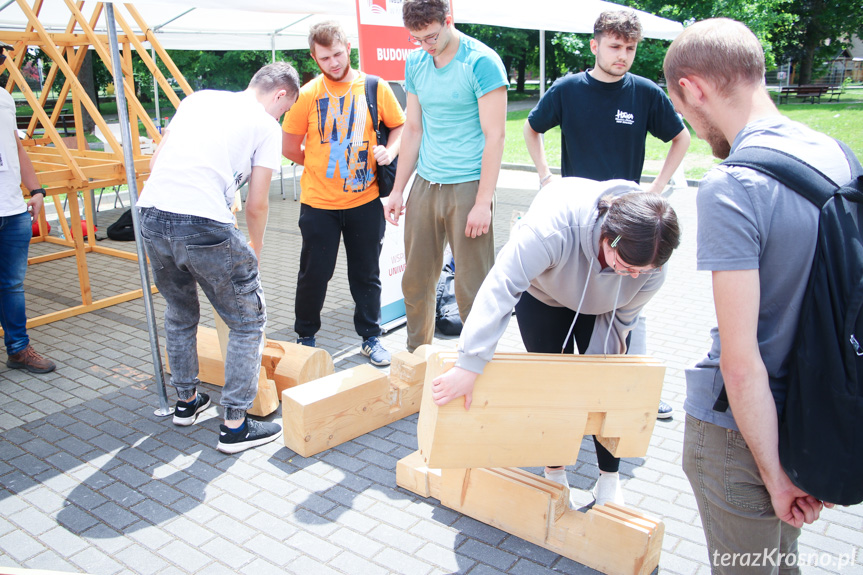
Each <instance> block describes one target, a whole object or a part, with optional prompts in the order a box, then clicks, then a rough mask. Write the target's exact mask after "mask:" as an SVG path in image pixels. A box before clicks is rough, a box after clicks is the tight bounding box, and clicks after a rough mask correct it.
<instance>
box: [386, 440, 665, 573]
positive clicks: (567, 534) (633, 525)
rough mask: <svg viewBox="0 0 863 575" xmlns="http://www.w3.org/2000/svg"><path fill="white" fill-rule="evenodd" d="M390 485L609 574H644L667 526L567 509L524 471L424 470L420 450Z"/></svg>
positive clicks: (619, 509) (615, 512)
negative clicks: (397, 486) (394, 484)
mask: <svg viewBox="0 0 863 575" xmlns="http://www.w3.org/2000/svg"><path fill="white" fill-rule="evenodd" d="M396 483H397V484H398V485H399V486H400V487H402V488H404V489H407V490H409V491H411V492H413V493H416V494H417V495H419V496H421V497H434V498H436V499H439V500H440V502H441V504H443V505H445V506H446V507H449V508H450V509H452V510H453V511H457V512H459V513H463V514H465V515H468V516H470V517H473V518H474V519H476V520H478V521H481V522H483V523H486V524H488V525H491V526H493V527H496V528H498V529H501V530H503V531H506V532H507V533H510V534H512V535H515V536H517V537H521V538H522V539H524V540H525V541H529V542H531V543H534V544H536V545H538V546H540V547H543V548H545V549H548V550H550V551H553V552H555V553H558V554H559V555H562V556H564V557H567V558H569V559H572V560H573V561H577V562H578V563H581V564H583V565H587V566H588V567H591V568H593V569H596V570H598V571H601V572H603V573H608V574H610V575H649V574H650V573H652V572H653V570H654V569H656V567H657V566H658V565H659V556H660V553H661V551H662V538H663V536H664V534H665V525H664V524H663V523H662V521H660V520H658V519H656V518H653V517H651V516H649V515H646V514H644V513H641V512H639V511H637V510H635V509H632V508H628V507H623V506H619V505H614V504H609V505H600V506H597V505H594V506H593V507H592V508H591V509H588V510H587V511H586V512H584V511H581V510H570V509H568V505H567V501H568V500H569V492H568V490H567V489H566V488H565V487H564V486H562V485H559V484H557V483H554V482H552V481H548V480H546V479H544V478H542V477H539V476H537V475H534V474H532V473H530V472H527V471H524V470H523V469H515V468H493V469H442V470H439V469H428V468H427V467H426V466H425V462H424V458H423V456H422V455H420V453H419V452H414V453H412V454H411V455H408V456H407V457H405V458H403V459H401V460H400V461H399V462H398V464H397V465H396Z"/></svg>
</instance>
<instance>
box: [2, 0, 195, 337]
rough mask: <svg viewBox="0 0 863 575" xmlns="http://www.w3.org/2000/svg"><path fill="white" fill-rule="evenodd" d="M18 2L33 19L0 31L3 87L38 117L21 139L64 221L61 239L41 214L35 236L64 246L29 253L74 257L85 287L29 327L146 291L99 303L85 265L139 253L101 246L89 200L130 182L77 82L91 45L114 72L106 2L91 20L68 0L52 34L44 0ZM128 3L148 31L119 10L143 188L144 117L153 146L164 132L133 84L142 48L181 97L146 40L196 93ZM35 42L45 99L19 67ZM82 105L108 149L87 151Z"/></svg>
mask: <svg viewBox="0 0 863 575" xmlns="http://www.w3.org/2000/svg"><path fill="white" fill-rule="evenodd" d="M15 1H16V2H17V3H18V5H19V6H20V8H21V10H22V11H23V12H24V14H26V15H27V18H28V21H29V22H28V25H27V27H26V29H25V31H17V32H16V31H0V40H2V41H4V42H6V43H8V44H11V45H13V47H14V48H13V51H14V57H9V58H7V59H6V64H5V69H6V70H7V71H8V72H9V82H8V84H7V85H6V89H7V91H10V92H11V91H12V89H13V88H14V87H16V86H17V87H18V88H19V89H20V90H21V92H22V93H23V94H24V96H25V97H26V98H27V102H28V103H29V104H30V106H31V107H32V109H33V117H32V118H31V119H30V122H29V125H28V126H27V129H26V131H27V136H28V139H26V140H25V141H24V142H23V144H24V146H25V148H26V150H27V154H28V155H29V156H30V159H31V160H32V162H33V166H34V167H35V169H36V173H37V176H38V178H39V182H40V184H41V185H42V187H44V188H45V190H46V191H47V193H48V196H49V197H50V198H51V199H52V200H53V201H54V205H55V207H56V208H57V214H58V215H59V219H60V227H61V229H62V232H63V237H62V238H59V237H54V236H49V235H48V234H47V232H46V230H47V227H46V221H45V214H44V212H43V213H42V214H41V216H40V222H39V228H40V234H39V235H38V236H37V237H34V239H33V241H34V242H48V243H51V244H58V245H61V246H63V247H65V248H67V249H64V250H61V251H57V252H55V253H51V254H47V255H42V256H38V257H32V258H30V260H29V263H30V264H36V263H40V262H45V261H50V260H55V259H59V258H64V257H71V256H74V257H75V259H76V263H77V268H78V280H79V284H80V291H81V304H80V305H75V306H73V307H70V308H67V309H64V310H60V311H56V312H53V313H49V314H46V315H42V316H39V317H34V318H31V319H30V320H28V322H27V326H28V327H32V326H36V325H42V324H45V323H49V322H52V321H57V320H60V319H64V318H67V317H71V316H74V315H79V314H82V313H85V312H88V311H93V310H96V309H101V308H104V307H107V306H110V305H114V304H117V303H121V302H124V301H129V300H131V299H135V298H138V297H141V296H142V290H140V289H137V290H133V291H129V292H126V293H121V294H118V295H113V296H110V297H106V298H104V299H100V300H96V301H94V300H93V295H92V290H91V286H90V277H89V273H88V270H87V257H86V256H87V254H88V253H98V254H106V255H109V256H115V257H120V258H125V259H131V260H136V261H137V255H136V254H135V253H130V252H126V251H123V250H118V249H114V248H110V247H103V246H99V245H97V244H96V242H95V230H94V228H93V221H94V220H93V213H92V206H91V202H90V201H86V200H87V199H88V198H92V194H93V192H94V190H97V189H100V188H106V187H111V186H117V185H122V184H126V183H127V181H126V168H125V164H124V158H123V151H122V148H121V147H120V143H119V142H118V141H117V138H116V137H115V136H114V135H113V134H112V132H111V130H110V129H109V127H108V125H107V124H106V122H105V120H104V118H103V117H102V115H101V114H100V113H99V110H98V109H97V107H96V104H95V103H94V102H93V101H92V99H91V98H90V97H89V96H88V94H87V92H86V91H85V89H84V87H83V86H82V85H81V83H80V82H79V81H78V72H79V71H80V69H81V65H82V64H83V62H84V57H85V56H86V54H87V51H88V50H89V49H91V48H92V49H93V50H94V53H95V55H96V56H98V58H99V59H100V60H101V61H102V63H103V64H104V65H105V66H106V67H107V68H108V69H109V70H111V69H112V64H111V55H110V51H109V42H108V36H107V35H105V34H96V33H95V32H94V27H95V26H96V24H97V22H98V20H99V18H100V16H101V15H102V11H103V10H102V9H103V5H102V3H101V2H97V3H95V7H94V9H93V12H92V14H91V16H90V18H89V19H87V18H86V17H85V16H84V14H83V13H82V9H83V6H84V2H83V1H81V0H79V1H78V2H77V3H73V2H72V0H63V1H64V2H65V4H66V6H67V7H68V8H69V14H70V18H69V24H68V26H67V27H66V30H65V32H63V33H52V34H49V33H48V32H46V30H45V28H44V27H43V26H42V24H41V23H40V22H39V12H40V9H41V7H42V0H35V1H34V4H33V5H32V6H30V5H28V4H27V1H26V0H15ZM119 6H120V5H119V4H115V7H116V8H119ZM124 6H125V8H126V10H127V11H128V13H129V14H130V16H131V18H132V20H134V22H135V24H136V25H137V27H138V28H139V29H140V30H143V31H144V32H143V33H141V34H135V33H134V31H133V29H132V28H131V27H130V25H129V23H128V22H127V20H126V19H125V18H124V17H123V16H122V14H121V13H120V11H119V10H118V9H116V8H115V18H116V22H117V25H118V26H119V27H120V28H121V30H122V33H119V32H118V43H119V44H120V46H121V47H122V58H121V59H122V70H123V76H124V86H125V95H126V100H127V102H128V107H129V120H130V127H131V133H132V147H133V157H134V164H135V174H136V179H137V184H138V186H139V189H140V187H141V186H142V185H143V182H144V180H146V178H147V176H148V175H149V171H150V169H149V159H150V156H149V155H144V154H142V152H141V145H140V139H139V138H140V133H139V127H138V125H139V122H140V123H141V124H143V126H144V129H145V130H146V133H147V136H148V137H149V138H150V139H152V140H153V141H154V142H155V143H156V144H158V142H159V141H160V140H161V136H160V132H159V130H158V129H157V127H156V125H155V124H154V123H153V120H152V119H151V118H150V115H149V114H148V113H147V111H146V110H145V109H144V107H143V106H142V105H141V102H140V101H139V100H138V98H137V96H136V95H135V83H134V78H133V75H132V53H133V52H135V53H137V55H138V57H139V58H140V59H141V60H142V61H143V62H144V64H145V65H146V66H147V68H148V69H149V70H150V72H151V73H152V74H153V76H154V77H155V78H156V81H157V82H158V84H159V86H160V87H161V88H162V91H163V92H164V94H165V95H166V96H167V98H168V99H169V100H170V101H171V103H172V104H173V105H174V106H175V107H177V106H179V104H180V100H179V98H178V96H177V95H176V94H175V93H174V89H173V88H172V86H171V85H170V84H169V82H168V80H167V78H166V77H165V76H164V75H163V74H162V72H161V71H160V70H159V69H158V67H157V66H156V63H155V62H154V61H153V58H151V57H150V55H149V54H148V52H147V49H146V47H145V46H144V43H145V42H149V43H150V45H151V46H152V48H153V50H154V51H155V52H156V53H157V54H158V56H159V57H160V58H161V59H162V61H163V63H164V64H165V66H166V67H167V69H168V70H169V72H170V73H171V74H172V76H173V78H174V80H175V81H176V82H177V84H178V85H179V87H180V88H181V89H182V90H183V91H184V92H185V93H186V94H187V95H188V94H190V93H191V92H192V89H191V87H190V86H189V84H188V83H187V82H186V80H185V79H184V78H183V75H182V74H181V73H180V71H179V70H178V69H177V67H176V66H175V65H174V63H173V61H172V60H171V58H170V57H169V56H168V54H167V52H165V50H164V49H163V48H162V47H161V45H160V44H159V42H158V40H156V37H155V35H154V33H153V31H152V30H151V29H150V28H149V27H148V26H147V24H146V22H144V21H143V19H142V18H141V16H140V14H139V13H138V11H137V10H136V9H135V8H134V7H133V6H132V5H131V4H125V5H124ZM31 46H33V47H39V48H41V49H42V51H43V52H44V53H45V54H47V55H48V57H49V58H50V59H51V67H50V70H49V72H48V74H47V76H46V78H45V81H44V88H43V90H42V94H41V96H40V97H37V96H36V95H35V94H34V93H33V91H32V90H31V89H30V87H29V86H28V85H27V82H26V81H25V79H24V76H23V74H22V73H21V65H22V64H23V61H24V54H25V53H26V51H27V48H29V47H31ZM59 73H62V75H63V77H64V78H65V81H64V82H63V85H62V86H61V88H60V92H59V97H58V98H57V102H56V104H55V105H54V108H53V111H52V112H50V113H49V112H48V111H47V110H46V109H45V108H46V105H47V104H48V95H49V92H50V90H51V88H52V87H53V86H54V83H55V82H56V81H57V78H58V74H59ZM69 99H71V102H72V110H73V115H74V121H75V136H74V138H66V139H64V138H62V137H61V136H60V133H59V132H58V131H57V128H56V126H57V122H58V120H59V119H60V118H61V110H62V108H63V106H64V104H65V103H66V102H67V101H68V100H69ZM82 109H84V110H86V111H87V112H88V113H89V115H90V116H91V117H92V118H93V120H94V121H95V123H96V126H97V127H98V128H99V129H100V130H101V132H102V133H103V134H104V137H105V139H106V140H107V147H110V150H108V149H106V150H105V151H102V152H100V151H91V150H89V149H88V145H87V142H86V139H85V136H84V130H83V121H82ZM40 126H41V127H42V128H43V129H44V135H42V136H40V137H36V136H35V130H36V129H37V128H38V127H40ZM78 192H83V194H84V196H85V201H84V208H85V220H86V224H85V225H86V229H87V239H86V241H85V239H84V238H83V237H82V235H83V234H82V224H81V217H80V207H79V203H78ZM25 193H26V190H25ZM61 194H65V195H66V198H67V199H68V204H69V212H70V219H71V223H70V222H69V221H67V218H66V217H65V215H64V210H63V206H62V201H61V199H60V198H59V196H60V195H61ZM151 290H152V291H154V292H155V287H153V286H151Z"/></svg>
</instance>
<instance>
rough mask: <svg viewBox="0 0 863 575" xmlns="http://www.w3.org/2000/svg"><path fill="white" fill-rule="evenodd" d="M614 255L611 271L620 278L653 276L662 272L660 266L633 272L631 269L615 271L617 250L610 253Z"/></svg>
mask: <svg viewBox="0 0 863 575" xmlns="http://www.w3.org/2000/svg"><path fill="white" fill-rule="evenodd" d="M612 253H613V254H614V262H613V263H612V264H611V269H613V270H614V273H616V274H618V275H621V276H632V275H635V276H649V275H653V274H658V273H660V272H661V271H662V266H659V267H658V268H648V269H646V270H635V269H632V268H628V267H624V268H623V269H617V250H614V251H613V252H612Z"/></svg>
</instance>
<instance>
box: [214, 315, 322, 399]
mask: <svg viewBox="0 0 863 575" xmlns="http://www.w3.org/2000/svg"><path fill="white" fill-rule="evenodd" d="M261 366H262V367H263V368H264V370H265V372H266V376H267V378H268V379H271V380H273V381H274V382H275V385H276V396H277V397H279V398H281V395H282V392H283V391H284V390H285V389H288V388H290V387H295V386H297V385H300V384H303V383H306V382H308V381H313V380H315V379H319V378H321V377H324V376H327V375H330V374H331V373H333V371H335V368H334V367H333V358H332V357H331V356H330V354H329V353H327V351H326V350H325V349H321V348H313V347H307V346H304V345H298V344H295V343H289V342H286V341H278V340H273V339H268V340H266V344H265V345H264V353H263V355H262V357H261ZM198 379H200V380H201V381H204V382H207V383H210V384H212V385H218V386H220V387H221V386H224V385H225V363H224V361H223V360H222V352H221V349H220V347H219V337H218V334H217V333H216V330H214V329H212V328H208V327H202V326H199V327H198Z"/></svg>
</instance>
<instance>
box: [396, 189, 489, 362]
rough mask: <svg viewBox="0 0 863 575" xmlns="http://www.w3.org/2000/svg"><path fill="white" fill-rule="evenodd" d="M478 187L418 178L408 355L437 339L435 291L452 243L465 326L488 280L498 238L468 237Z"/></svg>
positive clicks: (408, 274)
mask: <svg viewBox="0 0 863 575" xmlns="http://www.w3.org/2000/svg"><path fill="white" fill-rule="evenodd" d="M478 188H479V181H478V180H474V181H471V182H463V183H459V184H434V183H431V182H428V181H426V180H425V179H423V178H421V177H420V176H416V178H415V179H414V183H413V186H412V187H411V192H410V195H409V196H408V201H407V206H406V211H405V258H406V260H405V263H406V265H405V273H404V277H403V278H402V293H403V294H404V298H405V311H406V314H407V323H408V325H407V330H408V341H407V348H408V351H411V352H412V351H414V350H415V349H416V348H418V347H419V346H421V345H423V344H427V343H431V342H432V337H433V336H434V321H435V286H436V285H437V281H438V278H439V277H440V272H441V268H442V267H443V252H444V248H445V246H446V243H447V241H449V244H450V247H451V249H452V252H453V256H454V257H455V298H456V302H457V303H458V311H459V315H460V316H461V319H462V322H464V321H465V320H466V319H467V315H468V313H470V309H471V307H472V306H473V300H474V298H475V297H476V292H477V291H478V290H479V286H480V285H481V284H482V281H483V280H484V279H485V276H486V274H488V271H489V270H490V269H491V266H492V265H493V264H494V233H493V229H492V228H491V227H490V228H489V231H488V233H487V234H483V235H481V236H479V237H477V238H469V237H467V236H465V234H464V230H465V227H467V217H468V214H469V213H470V211H471V209H472V208H473V206H474V202H475V201H476V194H477V190H478Z"/></svg>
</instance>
